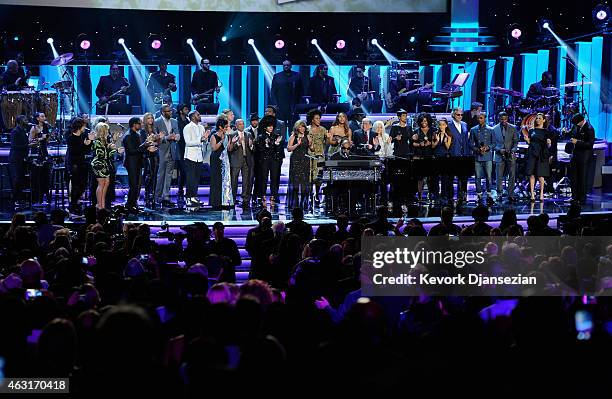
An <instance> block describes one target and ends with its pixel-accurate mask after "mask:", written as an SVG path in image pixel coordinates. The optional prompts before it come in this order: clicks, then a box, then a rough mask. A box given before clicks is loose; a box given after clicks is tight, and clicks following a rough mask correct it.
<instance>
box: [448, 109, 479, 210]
mask: <svg viewBox="0 0 612 399" xmlns="http://www.w3.org/2000/svg"><path fill="white" fill-rule="evenodd" d="M448 127H449V129H450V131H451V134H452V136H453V141H454V142H455V143H456V145H453V147H452V148H453V151H454V152H453V156H455V157H467V156H473V155H474V152H473V151H472V147H471V145H470V140H469V137H470V134H469V130H468V125H467V123H465V122H463V109H462V108H459V107H457V108H454V109H453V113H452V121H451V122H450V123H449V124H448ZM467 183H468V179H467V178H466V177H461V178H459V179H457V193H458V194H457V200H458V201H466V200H467Z"/></svg>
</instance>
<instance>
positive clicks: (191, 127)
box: [183, 111, 210, 206]
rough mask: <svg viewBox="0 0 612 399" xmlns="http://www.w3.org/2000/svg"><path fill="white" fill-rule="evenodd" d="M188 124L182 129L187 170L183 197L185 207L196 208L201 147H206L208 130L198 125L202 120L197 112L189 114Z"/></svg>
mask: <svg viewBox="0 0 612 399" xmlns="http://www.w3.org/2000/svg"><path fill="white" fill-rule="evenodd" d="M189 120H190V122H189V124H188V125H187V126H185V129H183V135H184V136H185V169H186V170H187V182H186V184H187V187H186V189H185V197H187V201H186V202H187V206H197V205H199V204H200V199H199V198H198V184H199V183H200V176H201V174H202V164H203V162H204V155H203V152H204V151H203V145H204V143H206V144H207V145H208V139H209V137H210V130H207V129H206V128H205V127H204V126H202V125H200V122H201V121H202V118H201V117H200V113H199V112H198V111H191V112H190V113H189Z"/></svg>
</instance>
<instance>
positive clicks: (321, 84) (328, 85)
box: [308, 64, 337, 104]
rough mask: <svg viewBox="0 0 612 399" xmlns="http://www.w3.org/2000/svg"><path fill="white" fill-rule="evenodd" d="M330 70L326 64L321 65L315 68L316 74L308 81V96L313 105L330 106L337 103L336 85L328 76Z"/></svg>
mask: <svg viewBox="0 0 612 399" xmlns="http://www.w3.org/2000/svg"><path fill="white" fill-rule="evenodd" d="M328 70H329V68H328V67H327V65H326V64H319V65H317V67H316V68H315V71H314V74H313V75H312V77H311V78H310V80H309V81H308V95H309V96H310V102H311V103H313V104H329V103H336V102H337V99H336V98H334V95H335V94H337V92H336V84H335V83H334V78H332V77H331V76H329V75H328V74H327V72H328Z"/></svg>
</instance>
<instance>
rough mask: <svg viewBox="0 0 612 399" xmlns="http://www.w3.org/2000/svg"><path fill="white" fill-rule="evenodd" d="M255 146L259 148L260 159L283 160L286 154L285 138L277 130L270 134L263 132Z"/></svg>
mask: <svg viewBox="0 0 612 399" xmlns="http://www.w3.org/2000/svg"><path fill="white" fill-rule="evenodd" d="M279 137H280V138H281V140H280V143H279V144H278V145H277V144H276V140H277V139H278V138H279ZM255 146H256V148H257V156H258V160H260V161H261V160H276V161H281V162H282V160H283V157H284V156H285V138H284V137H283V136H281V135H279V134H278V133H276V132H275V131H273V132H272V133H271V134H270V135H268V134H267V133H265V132H262V133H261V134H260V135H259V136H258V137H257V140H256V141H255ZM281 153H282V154H283V156H281V155H280V154H281Z"/></svg>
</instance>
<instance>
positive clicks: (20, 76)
mask: <svg viewBox="0 0 612 399" xmlns="http://www.w3.org/2000/svg"><path fill="white" fill-rule="evenodd" d="M0 81H1V82H2V89H4V90H11V91H14V90H21V89H22V88H24V87H26V86H27V85H28V77H27V75H26V73H25V72H24V71H23V68H21V67H20V66H19V63H18V62H17V61H15V60H10V61H9V62H7V63H6V71H4V73H3V74H2V77H1V79H0Z"/></svg>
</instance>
